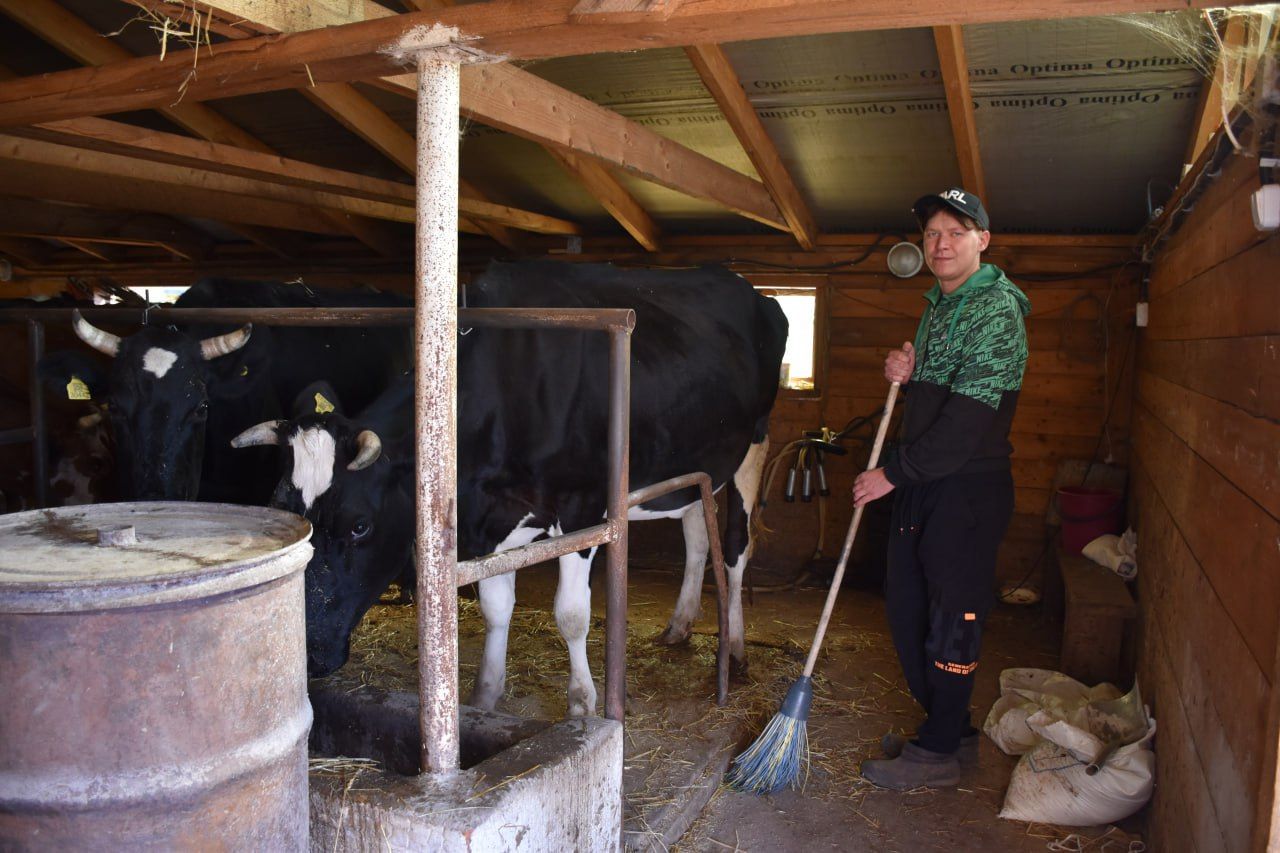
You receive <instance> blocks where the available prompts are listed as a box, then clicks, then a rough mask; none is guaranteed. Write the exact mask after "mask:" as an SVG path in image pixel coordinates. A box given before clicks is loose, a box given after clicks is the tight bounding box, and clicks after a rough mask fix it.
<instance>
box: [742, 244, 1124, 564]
mask: <svg viewBox="0 0 1280 853" xmlns="http://www.w3.org/2000/svg"><path fill="white" fill-rule="evenodd" d="M999 242H1000V238H999V235H996V236H995V237H994V238H993V240H992V249H991V250H990V251H989V252H988V254H987V256H984V257H985V259H986V260H989V261H990V262H992V263H995V264H997V265H999V266H1001V267H1003V268H1006V269H1007V270H1009V271H1010V274H1011V277H1012V278H1013V279H1014V280H1015V282H1017V283H1018V284H1019V286H1021V287H1022V288H1023V290H1024V291H1025V292H1026V293H1027V294H1028V296H1029V297H1030V299H1031V304H1032V314H1031V316H1030V318H1029V319H1028V323H1027V333H1028V341H1029V345H1030V349H1031V355H1030V360H1029V363H1028V369H1027V374H1026V378H1025V381H1024V385H1023V393H1022V397H1021V399H1020V402H1019V405H1018V412H1017V417H1016V418H1015V421H1014V426H1013V434H1012V442H1013V445H1014V457H1013V472H1014V480H1015V484H1016V487H1017V491H1016V497H1015V515H1014V519H1013V521H1012V523H1011V525H1010V531H1009V534H1008V535H1007V536H1006V539H1005V544H1004V546H1003V547H1002V549H1001V555H1000V568H999V575H1000V577H1001V578H1002V579H1004V580H1018V579H1021V578H1022V577H1024V576H1025V575H1026V574H1027V573H1028V572H1032V573H1033V574H1038V572H1039V568H1038V567H1037V568H1035V570H1034V571H1033V567H1034V566H1035V564H1036V562H1037V559H1038V558H1040V557H1041V556H1042V555H1043V553H1044V550H1045V547H1044V546H1045V526H1044V513H1045V509H1046V508H1047V507H1048V504H1049V500H1050V485H1051V483H1052V480H1053V476H1054V472H1055V470H1056V468H1057V465H1058V463H1059V462H1060V461H1061V460H1063V459H1089V458H1092V457H1093V455H1094V453H1095V451H1097V452H1098V458H1099V459H1100V460H1104V459H1110V460H1111V461H1114V462H1115V463H1116V464H1120V465H1124V464H1126V463H1127V459H1128V439H1129V436H1128V422H1129V410H1130V397H1131V393H1132V392H1131V383H1132V374H1133V370H1132V365H1133V358H1134V352H1133V345H1132V337H1133V334H1132V331H1131V326H1132V317H1133V304H1134V299H1135V293H1136V280H1137V275H1138V269H1137V266H1136V264H1135V265H1129V266H1119V265H1121V264H1123V263H1124V261H1125V260H1126V259H1128V258H1129V257H1132V253H1131V252H1129V251H1128V250H1127V249H1124V248H1108V249H1098V248H1091V247H1087V246H1078V247H1073V246H1069V245H1067V246H1064V245H1061V244H1053V245H1046V246H1034V245H1032V246H1028V245H1022V244H1020V245H1018V246H1016V247H1014V248H1009V249H1001V248H1000V246H999ZM876 266H879V267H880V268H881V269H883V266H880V265H879V264H876ZM1107 266H1112V267H1113V268H1112V269H1106V270H1103V271H1100V272H1091V270H1095V269H1097V268H1100V267H1107ZM1019 273H1022V274H1027V275H1039V276H1053V277H1055V278H1057V279H1058V280H1053V281H1036V280H1033V279H1032V278H1020V277H1019ZM1059 277H1060V278H1059ZM748 278H750V279H752V281H753V282H755V283H757V284H762V285H769V286H775V287H781V286H786V285H788V284H791V285H795V286H800V285H809V286H813V285H815V284H816V285H817V286H819V287H820V288H822V289H823V290H824V292H825V293H824V300H822V301H825V303H826V306H827V317H826V327H827V328H826V332H827V335H826V337H827V341H826V346H825V349H824V351H823V352H822V353H821V354H820V356H821V357H822V358H824V359H825V361H826V365H827V375H826V381H825V385H824V388H823V389H822V395H821V397H820V398H817V399H798V398H795V397H784V398H783V399H782V400H780V401H779V404H778V406H777V408H776V409H775V415H774V418H773V424H772V427H771V430H770V433H771V439H772V442H773V448H774V450H775V451H776V450H778V449H780V448H781V447H782V446H783V444H785V443H786V442H787V441H789V440H791V439H793V438H797V437H799V435H800V434H801V431H802V430H804V429H815V428H817V427H818V426H820V425H824V424H825V425H826V426H828V427H831V428H832V429H840V428H841V427H843V426H844V425H845V424H846V423H847V422H848V421H849V420H850V419H851V418H854V417H857V416H859V415H867V414H871V413H874V412H875V411H876V410H877V409H878V408H879V407H880V406H882V405H883V404H884V395H885V393H886V392H887V390H888V388H887V385H886V384H885V381H884V377H883V374H882V367H883V363H884V358H885V355H886V354H887V352H888V351H889V349H891V348H893V347H897V346H901V345H902V343H903V342H904V341H908V340H911V339H912V338H913V337H914V334H915V329H916V324H917V322H918V320H919V316H920V314H921V311H922V309H923V306H924V300H923V299H922V298H921V297H922V294H923V293H924V292H925V291H926V290H927V289H928V288H929V287H930V286H931V285H932V283H933V280H932V279H931V278H928V277H927V276H926V275H920V276H917V277H915V278H912V279H907V280H904V279H899V278H895V277H893V276H892V275H889V274H888V273H860V274H852V273H840V274H835V273H833V274H828V275H823V276H818V277H815V276H812V275H806V276H797V275H780V274H776V273H771V274H768V275H758V276H753V275H750V274H748ZM1113 397H1114V398H1115V403H1114V405H1113V404H1111V400H1112V398H1113ZM1108 414H1110V422H1109V423H1108V429H1107V431H1106V434H1105V436H1104V435H1103V432H1102V428H1103V422H1104V419H1105V418H1107V416H1108ZM868 451H869V447H862V448H860V449H859V451H858V454H857V455H855V456H849V457H837V458H830V459H829V460H828V462H827V466H826V467H827V473H828V478H829V480H830V482H831V488H832V498H831V500H830V501H829V507H828V518H827V524H826V552H827V555H828V556H832V557H834V556H837V555H838V553H839V549H840V543H841V542H842V541H843V538H844V532H845V529H846V527H847V525H848V523H849V518H850V514H851V511H852V510H851V506H850V498H849V494H850V491H849V490H850V488H851V487H852V483H853V478H854V477H855V476H856V475H857V473H858V472H859V471H861V470H862V468H863V467H864V466H865V464H866V454H867V452H868ZM784 473H785V472H780V473H779V475H778V476H777V478H776V480H775V483H774V488H773V491H772V492H771V494H770V502H769V508H768V509H767V511H766V518H765V521H766V524H768V526H769V527H770V528H771V529H772V530H773V531H774V533H773V534H772V535H771V536H770V537H769V538H767V539H766V540H765V542H764V543H763V545H762V546H761V547H760V548H759V549H758V551H757V561H758V562H759V563H761V564H762V565H764V566H766V567H769V568H773V569H776V570H778V571H779V573H782V574H785V571H786V569H787V568H792V569H798V568H799V566H801V565H803V563H804V562H805V561H806V560H807V558H808V556H809V555H810V553H811V551H812V548H813V544H814V542H815V540H816V534H817V520H816V516H817V510H816V509H815V508H814V507H813V506H811V505H805V504H801V503H799V502H798V501H797V502H796V503H795V504H785V503H783V502H782V499H781V492H782V488H783V483H784V479H785V477H784Z"/></svg>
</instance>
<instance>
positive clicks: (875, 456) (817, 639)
mask: <svg viewBox="0 0 1280 853" xmlns="http://www.w3.org/2000/svg"><path fill="white" fill-rule="evenodd" d="M899 387H900V386H899V383H897V382H895V383H893V384H892V385H890V386H889V398H888V399H887V400H885V401H884V415H882V416H881V418H880V428H879V429H877V430H876V443H875V444H874V445H872V447H871V458H869V459H868V460H867V470H868V471H870V470H871V469H872V468H875V467H876V465H877V464H878V463H879V462H880V449H881V448H882V447H884V434H885V433H886V432H888V431H889V419H890V418H892V417H893V404H894V403H896V402H897V400H898V388H899ZM865 506H866V505H865V504H863V506H860V507H857V508H855V509H854V511H853V520H852V521H850V522H849V532H848V533H846V534H845V537H844V548H843V549H842V550H841V551H840V562H839V563H837V564H836V573H835V576H834V577H832V578H831V589H830V590H828V591H827V603H826V605H825V606H824V607H823V608H822V618H821V619H819V620H818V631H817V633H816V634H814V636H813V645H812V646H810V647H809V659H808V660H806V661H805V662H804V675H805V677H808V676H811V675H813V665H814V664H815V663H817V661H818V649H820V648H821V647H822V638H823V637H824V636H825V635H826V633H827V623H828V622H830V621H831V610H832V609H833V608H834V607H835V606H836V596H838V595H839V594H840V582H841V581H842V580H844V567H845V564H847V563H848V562H849V553H850V552H851V551H852V550H853V539H854V537H855V536H857V535H858V525H859V524H861V523H862V510H863V509H864V508H865Z"/></svg>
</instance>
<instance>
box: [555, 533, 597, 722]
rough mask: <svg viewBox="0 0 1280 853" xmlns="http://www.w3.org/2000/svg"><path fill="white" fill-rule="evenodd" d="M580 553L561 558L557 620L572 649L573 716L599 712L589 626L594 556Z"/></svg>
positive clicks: (571, 714)
mask: <svg viewBox="0 0 1280 853" xmlns="http://www.w3.org/2000/svg"><path fill="white" fill-rule="evenodd" d="M595 554H596V549H595V548H592V549H591V550H590V551H589V552H588V553H587V556H585V557H584V556H582V555H581V554H580V553H577V552H575V553H573V554H566V555H565V556H563V557H561V558H560V584H559V586H557V587H556V624H557V625H558V626H560V635H561V636H562V637H564V644H565V646H566V647H567V648H568V649H569V716H570V717H585V716H592V715H594V714H595V712H596V685H595V682H594V681H592V680H591V667H590V665H589V664H588V663H587V629H588V628H589V627H591V584H590V580H591V579H590V573H591V558H592V557H594V556H595Z"/></svg>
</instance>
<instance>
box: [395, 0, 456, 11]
mask: <svg viewBox="0 0 1280 853" xmlns="http://www.w3.org/2000/svg"><path fill="white" fill-rule="evenodd" d="M404 5H406V6H408V7H409V11H411V12H412V11H414V10H417V11H419V12H427V11H430V10H432V9H447V8H449V7H450V6H456V5H457V3H455V2H454V0H404Z"/></svg>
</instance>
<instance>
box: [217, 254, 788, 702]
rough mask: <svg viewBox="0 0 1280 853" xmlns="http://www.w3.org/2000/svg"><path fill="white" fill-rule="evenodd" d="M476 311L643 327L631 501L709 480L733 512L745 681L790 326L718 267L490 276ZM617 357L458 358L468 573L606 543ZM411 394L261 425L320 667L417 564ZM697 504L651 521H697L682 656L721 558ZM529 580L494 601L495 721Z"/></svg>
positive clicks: (406, 389)
mask: <svg viewBox="0 0 1280 853" xmlns="http://www.w3.org/2000/svg"><path fill="white" fill-rule="evenodd" d="M468 298H469V303H470V304H471V305H474V306H477V307H564V308H633V309H635V312H636V319H637V322H636V329H635V332H634V334H633V337H632V350H631V352H632V368H631V460H630V462H631V486H632V488H640V487H642V486H645V485H648V484H650V483H655V482H658V481H661V480H665V479H668V478H670V477H674V476H677V475H680V474H686V473H689V472H691V471H706V472H707V473H709V474H710V475H711V478H712V480H713V482H714V485H715V487H716V488H717V489H721V488H723V489H725V491H726V492H727V503H728V515H727V518H726V520H725V527H726V529H725V533H724V554H725V561H726V564H727V567H728V570H729V571H728V574H729V596H730V612H729V619H730V624H729V628H728V631H729V641H730V648H731V654H732V657H733V659H734V660H735V661H736V662H737V663H738V664H740V665H742V664H745V644H744V637H743V627H742V607H741V596H740V591H741V584H742V573H743V569H744V568H745V566H746V562H747V559H748V556H749V553H750V536H749V520H750V512H751V509H752V506H753V505H754V502H755V498H756V494H757V490H758V488H759V483H760V476H761V471H762V468H763V464H764V460H765V453H766V450H767V446H768V432H767V429H768V418H769V412H770V410H771V408H772V406H773V402H774V398H775V396H776V394H777V386H778V373H779V366H780V363H781V360H782V354H783V348H784V345H785V342H786V336H787V322H786V318H785V317H784V315H783V313H782V310H781V309H780V308H779V306H778V304H777V303H776V302H775V301H774V300H772V299H769V298H766V297H763V296H760V295H759V294H757V293H756V292H755V291H754V290H753V289H752V287H751V286H750V285H749V284H748V283H747V282H746V281H744V280H743V279H742V278H740V277H739V276H737V275H734V274H732V273H730V272H728V271H727V270H724V269H723V268H719V267H706V268H702V269H696V270H684V271H651V270H623V269H617V268H614V267H612V266H609V265H585V264H559V263H553V262H531V263H515V264H501V263H495V264H492V265H490V267H489V268H488V270H487V271H486V272H485V273H484V274H483V275H482V276H481V277H480V278H479V279H478V280H477V281H476V282H475V283H474V284H473V285H472V286H471V287H470V288H469V289H468ZM607 390H608V341H607V337H606V336H605V335H603V334H600V333H598V332H578V331H560V330H556V331H551V330H537V331H534V330H529V331H522V330H497V329H483V328H477V329H474V330H472V331H471V332H470V333H469V334H466V335H464V336H461V337H460V338H459V341H458V556H459V558H460V559H464V560H465V559H469V558H472V557H477V556H481V555H484V554H488V553H492V552H495V551H502V550H505V549H508V548H513V547H517V546H520V545H523V544H526V543H528V542H530V541H532V540H534V539H536V538H538V537H540V536H543V535H554V534H557V533H561V532H569V531H573V530H577V529H580V528H584V527H588V526H590V525H593V524H597V523H599V521H600V519H601V518H602V516H603V515H604V511H605V505H606V483H605V480H606V471H607V463H606V459H607V451H606V446H605V445H606V427H607V422H608V406H607V397H608V394H607ZM412 419H413V408H412V388H411V383H410V382H408V381H406V382H403V383H401V384H399V385H397V386H393V387H392V389H391V390H390V391H388V392H387V394H386V395H384V397H383V399H382V400H380V401H378V403H375V405H374V406H373V407H371V408H370V409H369V410H367V411H366V412H364V413H362V414H361V415H360V416H358V417H356V418H354V419H348V418H346V417H344V416H342V415H341V414H340V413H338V412H335V413H330V414H325V415H316V414H314V413H311V414H308V415H306V416H304V417H301V418H299V419H295V420H293V421H288V422H271V423H265V424H261V425H259V426H258V427H255V428H254V429H252V430H249V431H247V432H246V433H245V435H243V436H241V437H240V438H239V439H238V441H237V443H238V444H240V445H253V444H279V445H281V446H282V447H283V448H284V449H285V453H286V457H285V460H284V467H285V472H286V473H285V476H284V477H283V479H282V480H281V481H280V484H279V487H278V488H277V491H276V497H275V500H274V503H275V505H277V506H281V507H284V508H287V509H291V510H293V511H295V512H299V513H302V514H304V515H306V517H307V518H308V519H310V520H311V521H312V524H313V526H314V528H315V535H314V538H313V540H312V544H313V546H314V547H315V549H316V553H315V556H314V557H313V559H312V562H311V564H310V565H309V566H308V568H307V580H306V586H307V643H308V661H309V667H310V670H311V672H312V674H313V675H322V674H325V673H327V672H330V671H332V670H334V669H336V668H337V667H339V666H341V665H342V663H344V662H345V661H346V658H347V650H348V641H349V638H350V633H351V631H352V630H353V629H354V627H355V626H356V624H357V623H358V622H359V620H360V618H361V617H362V616H363V614H364V613H365V611H366V610H367V609H368V608H369V607H370V606H371V605H372V604H373V603H374V601H376V599H377V598H378V596H379V594H380V593H381V592H382V591H383V590H384V589H385V588H386V587H387V585H388V584H389V583H390V582H391V581H392V580H393V579H394V578H395V577H396V576H397V575H398V574H399V573H400V572H401V570H402V569H403V567H404V565H405V563H406V562H407V561H409V560H411V558H412V557H411V554H412V540H413V530H414V522H413V512H412V511H413V498H412V494H413V482H412V477H413V465H412V461H413V444H412V433H413V423H412ZM701 513H702V509H701V503H700V502H699V500H698V495H697V491H696V490H695V489H687V490H684V491H682V492H677V493H675V494H672V495H669V496H667V497H664V498H660V499H658V500H655V501H653V502H652V503H650V504H646V505H644V506H641V507H637V508H636V509H634V510H632V513H631V517H632V518H633V519H646V518H675V517H679V518H681V519H682V521H683V524H684V533H685V541H686V551H687V553H686V566H685V578H684V584H683V586H682V588H681V591H680V596H679V600H678V602H677V604H676V608H675V612H674V614H673V615H672V617H671V622H670V624H669V625H668V627H667V629H666V631H665V632H664V634H663V637H662V638H661V640H662V641H663V642H668V643H675V642H680V641H682V640H684V639H686V638H687V637H688V635H689V631H690V627H691V625H692V623H693V622H694V620H695V619H696V618H697V617H698V613H699V609H700V602H701V591H702V578H703V572H704V567H705V563H706V557H707V551H708V542H707V538H706V535H705V530H704V528H703V522H702V514H701ZM593 556H594V549H592V551H591V552H588V553H579V554H570V555H568V556H565V557H562V558H560V584H559V588H558V590H557V593H556V601H555V613H556V622H557V624H558V626H559V628H560V631H561V633H562V635H563V636H564V638H565V642H566V644H567V646H568V649H569V660H570V669H571V672H570V678H569V688H568V699H569V713H570V714H571V715H581V714H588V713H593V712H594V709H595V704H596V689H595V685H594V683H593V681H592V679H591V675H590V671H589V669H588V666H587V654H586V635H587V627H588V625H589V623H590V589H589V586H588V569H589V566H590V564H591V559H592V557H593ZM515 581H516V575H515V573H510V574H506V575H502V576H499V577H494V578H490V579H488V580H485V581H482V582H481V584H480V598H481V609H482V612H483V613H484V617H485V622H486V627H487V634H486V639H485V651H484V660H483V662H482V664H481V667H480V671H479V673H478V675H477V678H476V684H475V690H474V692H473V694H472V697H471V700H470V701H471V704H473V705H475V706H478V707H482V708H492V707H493V706H494V705H495V703H496V702H497V701H498V699H499V698H500V697H501V695H502V693H503V689H504V684H505V679H506V663H505V659H506V644H507V631H508V628H509V626H510V622H511V612H512V608H513V607H514V604H515Z"/></svg>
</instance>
